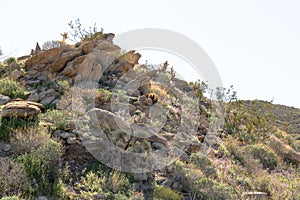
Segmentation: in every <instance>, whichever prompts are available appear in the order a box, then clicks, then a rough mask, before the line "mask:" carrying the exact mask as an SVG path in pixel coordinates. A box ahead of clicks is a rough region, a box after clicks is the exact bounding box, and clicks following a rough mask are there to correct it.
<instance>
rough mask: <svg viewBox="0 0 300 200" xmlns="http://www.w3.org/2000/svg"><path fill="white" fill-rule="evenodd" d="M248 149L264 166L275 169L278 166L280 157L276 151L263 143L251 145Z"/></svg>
mask: <svg viewBox="0 0 300 200" xmlns="http://www.w3.org/2000/svg"><path fill="white" fill-rule="evenodd" d="M247 150H248V151H249V152H250V153H251V154H252V155H253V157H254V158H256V159H258V160H259V161H260V163H261V164H262V165H263V167H264V168H266V169H269V170H273V169H275V168H276V167H277V164H278V159H277V157H276V155H275V154H274V152H273V151H272V150H270V149H268V148H267V147H266V146H264V145H262V144H256V145H251V146H249V147H248V148H247Z"/></svg>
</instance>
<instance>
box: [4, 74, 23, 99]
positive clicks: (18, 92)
mask: <svg viewBox="0 0 300 200" xmlns="http://www.w3.org/2000/svg"><path fill="white" fill-rule="evenodd" d="M0 94H2V95H5V96H9V97H10V98H13V99H15V98H22V99H24V98H26V91H25V89H24V88H23V87H21V86H20V85H19V84H18V83H17V82H16V81H14V80H11V79H7V78H3V79H0Z"/></svg>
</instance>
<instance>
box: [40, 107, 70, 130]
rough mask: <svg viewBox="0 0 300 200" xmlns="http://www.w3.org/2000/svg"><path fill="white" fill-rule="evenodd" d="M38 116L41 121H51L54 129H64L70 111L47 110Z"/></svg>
mask: <svg viewBox="0 0 300 200" xmlns="http://www.w3.org/2000/svg"><path fill="white" fill-rule="evenodd" d="M39 117H40V119H41V120H42V121H46V122H48V123H52V124H53V126H54V128H55V129H60V130H65V129H66V125H67V120H68V118H70V113H68V112H66V111H61V110H48V111H47V112H46V113H44V114H41V115H39Z"/></svg>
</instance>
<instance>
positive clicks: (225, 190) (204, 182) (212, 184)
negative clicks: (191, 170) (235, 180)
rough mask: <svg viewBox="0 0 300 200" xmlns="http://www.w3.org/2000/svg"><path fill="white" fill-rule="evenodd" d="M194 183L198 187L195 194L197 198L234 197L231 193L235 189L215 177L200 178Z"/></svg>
mask: <svg viewBox="0 0 300 200" xmlns="http://www.w3.org/2000/svg"><path fill="white" fill-rule="evenodd" d="M194 185H195V186H196V187H197V188H198V190H197V192H196V193H195V194H194V198H195V199H199V200H201V199H203V200H204V199H212V200H213V199H215V200H222V199H224V200H225V199H232V198H231V194H232V193H233V189H232V188H231V187H230V186H228V185H226V184H223V183H219V182H217V181H216V180H214V179H210V178H200V179H198V180H197V181H195V182H194ZM195 186H194V187H195Z"/></svg>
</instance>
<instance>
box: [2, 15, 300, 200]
mask: <svg viewBox="0 0 300 200" xmlns="http://www.w3.org/2000/svg"><path fill="white" fill-rule="evenodd" d="M69 27H70V28H71V31H70V32H68V33H63V34H61V35H62V36H63V40H62V41H61V42H58V41H49V42H47V43H45V45H44V46H43V49H44V50H46V49H51V48H56V47H60V45H62V44H63V45H65V40H66V39H67V38H68V37H69V39H70V40H72V41H73V42H80V43H82V42H86V41H96V40H102V39H103V37H104V36H105V35H104V34H103V30H101V31H100V32H98V31H97V29H96V26H95V25H94V27H89V28H88V29H86V28H83V26H82V25H81V22H80V21H79V19H78V20H76V21H74V22H73V21H71V22H70V23H69ZM92 43H93V44H92ZM92 43H87V44H88V45H87V46H85V48H87V49H88V48H92V47H93V45H94V42H92ZM95 43H97V42H95ZM89 44H92V45H91V46H89ZM66 45H67V44H66ZM82 46H84V45H81V44H75V45H72V46H68V48H70V49H72V50H70V51H68V49H67V48H66V49H63V51H66V52H64V53H63V54H64V55H69V54H67V53H70V52H71V51H72V52H77V50H78V48H81V47H82ZM74 49H75V50H76V51H73V50H74ZM60 50H61V49H60ZM79 50H80V51H79V52H82V50H81V49H79ZM53 52H54V51H53ZM87 52H89V50H87V51H86V52H85V54H86V53H87ZM65 53H66V54H65ZM93 53H94V52H93ZM0 55H1V51H0ZM39 55H40V54H39ZM39 55H37V56H34V59H38V58H39ZM53 56H54V55H53ZM83 56H86V57H88V56H89V55H82V53H80V57H81V58H82V57H83ZM41 57H43V56H41ZM46 57H47V56H46ZM49 57H51V56H49ZM59 58H61V57H59ZM22 59H25V60H26V59H28V58H27V57H25V58H22ZM22 59H20V60H21V61H18V60H16V59H15V58H8V59H6V60H5V61H3V62H0V75H1V79H0V94H2V95H5V96H8V97H10V98H11V99H14V98H25V99H26V97H27V92H26V89H28V91H30V92H31V94H33V95H32V96H33V99H35V100H32V101H38V102H42V100H43V98H42V97H40V96H42V95H40V93H41V92H46V93H47V90H49V88H51V89H52V90H51V93H49V96H50V94H51V95H52V94H53V95H54V96H55V100H53V101H52V100H51V101H50V100H49V101H48V102H51V103H49V104H48V105H45V107H46V112H45V113H42V114H39V115H38V117H37V118H34V119H21V118H3V117H1V116H0V199H1V198H2V199H37V198H38V197H39V196H46V197H47V198H48V199H70V200H72V199H74V200H75V199H87V200H90V199H108V200H110V199H117V200H118V199H119V200H121V199H124V200H127V199H130V200H144V199H157V200H163V199H170V200H174V199H175V200H176V199H192V200H195V199H218V200H219V199H242V194H243V193H244V192H250V191H257V192H264V195H266V198H269V199H274V200H279V199H300V185H299V181H300V168H299V162H298V161H299V160H297V158H298V157H297V156H299V151H300V142H299V141H300V137H299V134H298V133H299V126H298V124H299V123H298V122H299V119H298V118H299V115H300V114H299V113H300V112H299V110H296V109H292V108H289V109H286V110H285V112H283V110H284V109H285V108H283V107H282V106H274V105H273V104H272V102H265V101H259V100H255V101H244V100H239V99H238V98H237V93H236V91H234V88H233V87H230V88H229V89H225V88H218V89H217V90H216V91H212V90H211V89H210V88H209V87H208V84H207V83H205V82H201V81H200V80H199V81H197V82H194V83H190V87H191V88H192V89H193V90H194V93H193V94H191V93H192V92H190V91H191V90H190V89H189V88H188V89H186V87H185V86H183V87H182V88H172V87H169V88H168V86H170V85H172V86H173V85H176V81H178V79H176V78H175V75H176V72H175V70H174V68H172V67H171V68H170V67H169V64H168V62H165V63H163V64H161V65H157V66H145V65H135V66H134V68H133V69H134V71H128V73H129V74H130V73H132V74H130V75H134V74H135V75H137V76H139V75H141V76H139V78H140V80H138V81H140V84H144V85H143V86H142V87H137V89H136V91H134V93H130V94H129V92H127V90H126V89H124V88H122V87H121V86H122V84H129V85H130V84H132V83H133V85H134V86H135V83H136V82H133V81H132V80H133V79H134V78H135V77H130V76H128V77H127V76H123V75H120V76H123V78H124V79H123V81H124V82H122V83H121V84H120V85H121V86H120V87H115V91H114V86H115V83H116V82H117V81H118V80H119V79H118V78H120V77H118V76H119V73H115V72H114V71H113V72H114V73H112V72H111V71H110V72H109V73H108V72H107V73H106V74H104V75H103V76H107V77H103V79H101V81H100V82H95V84H94V86H96V87H95V88H88V87H85V86H82V88H81V86H80V85H79V88H78V90H72V89H74V88H75V87H74V85H72V84H73V82H74V79H75V77H74V76H72V77H66V76H64V75H63V74H64V73H67V70H65V69H66V68H64V69H62V70H61V71H59V72H57V74H52V73H50V72H49V71H46V72H45V73H44V71H42V70H41V72H40V71H38V70H39V69H37V68H39V67H37V66H41V68H42V69H45V70H47V69H48V68H47V67H48V66H49V65H48V64H44V63H47V62H50V61H48V60H47V59H48V57H47V58H45V59H44V60H43V62H42V64H40V63H33V64H32V65H30V66H29V64H28V63H30V62H33V61H34V59H33V57H31V58H29V60H27V61H30V62H27V61H26V65H25V61H24V60H23V61H24V62H23V61H22ZM55 59H56V58H51V64H52V63H53V62H52V61H53V60H55ZM82 60H83V59H77V58H72V59H71V60H70V61H68V62H67V63H64V65H66V66H69V69H68V70H71V71H72V73H70V74H74V72H75V71H76V69H77V68H80V67H78V66H79V65H80V64H81V62H82ZM129 60H131V57H130V54H127V55H126V57H125V58H124V60H122V62H123V61H124V63H125V62H127V61H129ZM14 62H16V63H14ZM70 62H72V63H70ZM99 62H100V61H99ZM14 64H16V65H14ZM35 64H38V65H35ZM114 64H116V66H113V67H115V68H119V69H122V64H123V63H114V62H113V63H112V64H111V65H114ZM125 64H126V63H125ZM9 65H10V66H9ZM25 66H26V67H25ZM128 66H132V63H130V65H128ZM16 67H17V68H18V70H23V71H25V72H26V76H30V74H33V77H36V78H33V77H29V78H28V80H26V78H25V77H22V78H20V79H18V80H21V81H22V83H21V82H17V81H13V80H11V79H8V78H7V77H8V76H9V75H10V72H11V69H13V68H16ZM8 68H11V69H8ZM31 68H32V70H31ZM73 70H75V71H73ZM106 70H109V69H106ZM150 70H158V72H157V71H155V73H157V74H158V76H159V77H158V78H159V79H155V80H150V82H148V77H145V78H144V77H143V73H146V72H149V71H150ZM29 71H30V72H29ZM116 71H117V70H116ZM126 72H127V71H126ZM38 73H41V74H42V76H39V75H40V74H38ZM49 73H50V74H49ZM93 73H94V71H93ZM95 73H96V72H95ZM149 74H150V75H149V77H151V76H152V75H151V73H149ZM70 76H71V75H70ZM153 76H154V75H153ZM3 77H6V78H3ZM49 77H51V78H49ZM93 77H94V74H93ZM132 78H133V79H132ZM52 79H54V81H53V80H52ZM144 79H145V80H144ZM24 80H25V81H24ZM75 80H76V79H75ZM146 80H147V81H146ZM158 80H159V81H161V82H163V83H164V84H160V83H159V82H158ZM180 83H183V82H180ZM21 85H24V87H22V86H21ZM183 85H184V84H183ZM25 88H26V89H25ZM181 90H182V91H181ZM112 91H114V92H112ZM213 92H214V94H213ZM131 94H132V95H131ZM189 95H191V96H193V99H194V96H196V98H197V99H196V101H190V99H192V98H190V96H189ZM45 96H46V95H45ZM212 96H215V97H216V99H212ZM46 97H48V96H46ZM60 97H62V98H61V99H62V101H60V102H59V103H57V101H58V100H59V99H60ZM50 98H51V97H50ZM149 98H150V99H151V100H152V102H151V101H150V99H149ZM113 100H115V101H119V102H120V104H115V107H114V108H112V107H111V106H110V103H111V101H113ZM5 101H6V100H5ZM53 102H54V103H53ZM181 102H183V103H185V104H186V105H185V106H183V105H182V104H181ZM121 103H124V105H125V107H126V106H128V108H129V109H128V112H129V114H128V113H127V110H126V112H125V111H124V110H122V109H120V108H118V106H117V105H120V107H122V106H123V105H122V104H121ZM45 104H47V103H45ZM56 104H57V105H58V106H57V109H56ZM215 104H218V105H221V106H220V107H221V109H216V110H214V105H215ZM4 106H5V105H2V106H0V111H1V109H2V108H3V107H4ZM95 107H96V108H95ZM98 108H101V109H102V111H103V110H105V111H103V113H105V115H108V117H107V118H105V117H106V116H104V115H103V118H102V117H101V118H98V120H99V122H100V123H98V124H97V123H94V125H95V127H93V128H99V127H101V129H100V128H99V129H100V130H101V131H102V132H103V134H99V135H101V136H103V137H106V139H107V141H108V142H109V145H114V146H116V147H117V148H116V149H117V150H119V151H121V152H122V153H124V152H125V153H128V154H130V155H138V154H142V155H146V156H145V158H146V159H145V160H146V161H148V160H147V159H148V152H149V153H151V154H154V155H155V156H157V159H160V157H159V156H160V155H161V154H160V153H162V155H164V154H168V153H169V150H170V149H172V150H175V153H176V156H177V154H180V156H179V155H178V157H176V158H174V159H172V160H170V165H169V166H167V167H163V168H162V169H161V170H155V171H152V172H149V173H148V172H147V173H141V174H137V175H133V174H131V173H125V172H122V171H118V170H117V169H112V168H110V167H107V166H104V165H102V164H101V163H100V162H98V161H97V160H96V159H95V157H96V156H95V152H96V153H98V152H100V151H101V152H102V151H103V149H102V148H104V147H103V146H99V149H97V148H98V146H96V147H95V148H90V149H88V148H85V147H87V146H88V145H91V146H92V145H95V144H97V141H99V139H101V138H97V137H100V136H98V135H97V134H94V135H92V137H91V140H85V141H84V139H85V137H90V136H89V132H90V130H91V129H90V128H91V127H90V126H89V125H90V124H89V123H90V121H89V120H88V117H86V115H85V114H86V113H87V112H88V111H90V110H91V109H95V110H96V109H98ZM274 108H276V109H274ZM114 109H115V110H116V111H114ZM186 110H188V111H190V112H186ZM198 110H199V113H198ZM192 111H196V112H197V114H200V115H199V116H198V115H197V116H196V115H193V113H192ZM43 112H44V111H43ZM71 112H73V113H71ZM124 113H125V114H124ZM71 114H77V117H78V120H74V119H73V118H72V117H73V116H72V115H71ZM113 114H114V115H113ZM115 115H118V117H119V118H120V119H121V120H122V121H123V122H124V124H125V125H126V126H127V125H128V124H129V125H130V128H131V129H130V130H129V129H128V130H127V129H121V128H120V127H119V128H118V127H117V124H115V123H116V121H114V120H115V119H114V117H115ZM274 115H276V116H274ZM220 116H221V117H224V118H222V120H223V119H224V123H220V126H218V129H217V130H214V129H211V127H210V126H211V124H214V123H218V122H220V121H221V120H219V118H220ZM97 117H98V116H97ZM183 120H185V121H184V122H186V123H182V122H183ZM102 122H103V124H101V123H102ZM76 123H78V124H76ZM132 124H137V125H139V126H141V127H142V128H145V130H144V129H143V130H142V131H139V130H138V129H136V128H135V127H134V128H135V129H133V126H132ZM76 125H79V126H76ZM194 125H195V129H193V130H192V131H186V130H187V129H188V127H190V126H194ZM98 126H99V127H98ZM147 126H149V127H151V128H153V130H151V128H149V127H147ZM180 126H182V127H180ZM77 127H82V130H77V129H78V128H77ZM128 127H129V126H128ZM156 129H157V130H156ZM129 131H131V132H130V133H131V134H128V132H129ZM147 131H149V135H148V132H147ZM102 132H101V133H102ZM185 132H188V133H185ZM212 134H215V135H216V136H217V139H216V143H215V144H214V145H212V146H211V149H209V150H208V151H207V152H203V151H202V150H203V148H205V144H207V143H209V142H210V139H211V138H210V136H211V135H212ZM136 136H138V137H136ZM187 137H189V138H187ZM176 139H177V140H179V141H178V143H177V144H176V143H175V142H174V140H176ZM94 143H95V144H94ZM85 145H87V146H85ZM180 148H181V149H180ZM191 149H192V150H191ZM177 151H178V152H177ZM113 153H115V152H113ZM170 153H173V152H170ZM118 155H119V154H117V153H116V154H112V155H110V154H108V155H107V156H108V158H109V159H114V158H115V156H118ZM122 155H123V154H122ZM168 155H169V154H168ZM149 158H151V159H152V158H155V157H151V156H149ZM295 158H296V159H295ZM139 159H140V158H137V159H136V162H139V163H142V164H144V163H143V160H142V159H144V158H141V160H139ZM123 161H124V163H125V164H128V163H129V162H127V159H126V158H125V159H123V160H122V162H123ZM171 161H172V162H171ZM173 161H174V162H173ZM130 162H132V163H130V164H131V165H132V166H134V164H135V162H134V161H130ZM155 164H156V163H155ZM158 164H159V163H158ZM137 167H139V166H137ZM118 169H119V168H118ZM139 175H141V176H139Z"/></svg>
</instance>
